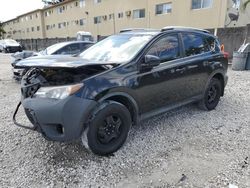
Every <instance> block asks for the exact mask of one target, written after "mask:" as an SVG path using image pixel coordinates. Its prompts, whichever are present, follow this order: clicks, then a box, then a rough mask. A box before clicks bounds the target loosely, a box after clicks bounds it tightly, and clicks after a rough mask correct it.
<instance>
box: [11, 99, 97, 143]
mask: <svg viewBox="0 0 250 188" xmlns="http://www.w3.org/2000/svg"><path fill="white" fill-rule="evenodd" d="M21 104H22V106H23V108H24V110H25V113H26V115H27V117H28V119H29V120H30V122H31V123H32V124H33V127H28V126H24V125H21V124H19V123H17V121H16V114H17V112H18V109H19V107H20V106H21ZM95 106H96V102H95V101H93V100H88V99H83V98H80V97H77V96H74V95H73V96H70V97H67V98H66V99H63V100H57V99H44V98H25V99H23V100H22V101H21V102H20V103H19V104H18V106H17V109H16V111H15V113H14V115H13V121H14V123H15V124H16V125H17V126H19V127H22V128H27V129H31V130H36V131H38V132H41V133H42V135H43V136H44V137H45V138H46V139H48V140H54V141H62V142H68V141H73V140H76V139H79V138H80V136H81V134H82V131H83V130H84V123H85V122H86V121H87V120H88V118H89V114H90V112H91V110H92V109H93V108H94V107H95Z"/></svg>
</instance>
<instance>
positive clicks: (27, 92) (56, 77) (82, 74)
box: [21, 65, 113, 98]
mask: <svg viewBox="0 0 250 188" xmlns="http://www.w3.org/2000/svg"><path fill="white" fill-rule="evenodd" d="M111 68H113V65H89V66H83V67H78V68H30V69H29V70H27V71H26V73H25V74H24V76H23V78H22V81H21V92H22V96H23V97H24V98H27V97H32V96H33V95H34V94H35V93H36V91H37V90H38V89H39V88H40V87H41V86H60V85H67V84H74V83H80V82H81V81H82V80H84V79H86V78H88V77H90V76H93V75H96V74H98V73H101V72H104V71H106V70H109V69H111Z"/></svg>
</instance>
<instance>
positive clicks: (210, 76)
mask: <svg viewBox="0 0 250 188" xmlns="http://www.w3.org/2000/svg"><path fill="white" fill-rule="evenodd" d="M216 74H221V75H222V77H223V82H224V83H223V84H224V87H223V88H222V89H223V93H224V88H225V71H224V70H223V69H217V70H215V71H213V72H212V73H211V74H210V75H209V77H208V79H207V83H206V85H205V88H204V90H203V95H205V92H206V88H207V87H208V85H209V83H210V80H211V79H212V78H213V77H214V76H215V75H216Z"/></svg>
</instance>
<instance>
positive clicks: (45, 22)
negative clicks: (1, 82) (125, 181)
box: [4, 0, 250, 39]
mask: <svg viewBox="0 0 250 188" xmlns="http://www.w3.org/2000/svg"><path fill="white" fill-rule="evenodd" d="M244 1H245V0H65V1H64V2H62V3H59V4H56V5H52V6H49V7H45V8H43V9H39V10H34V11H32V12H28V13H26V14H23V15H20V16H18V17H17V18H15V19H12V20H9V21H6V22H4V29H5V31H6V32H7V34H6V35H5V38H13V39H37V38H55V37H76V33H77V32H78V31H89V32H91V33H92V34H93V35H94V36H97V35H101V36H107V35H111V34H114V33H117V32H119V31H120V30H121V29H124V28H158V29H160V28H163V27H165V26H170V25H171V26H174V25H182V26H188V27H197V28H203V29H217V28H223V27H239V26H245V25H246V24H249V23H250V6H248V7H247V9H246V10H242V4H243V3H244Z"/></svg>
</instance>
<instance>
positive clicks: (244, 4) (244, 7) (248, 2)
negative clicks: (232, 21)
mask: <svg viewBox="0 0 250 188" xmlns="http://www.w3.org/2000/svg"><path fill="white" fill-rule="evenodd" d="M248 4H250V0H247V1H245V2H244V3H243V10H246V8H247V5H248Z"/></svg>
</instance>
